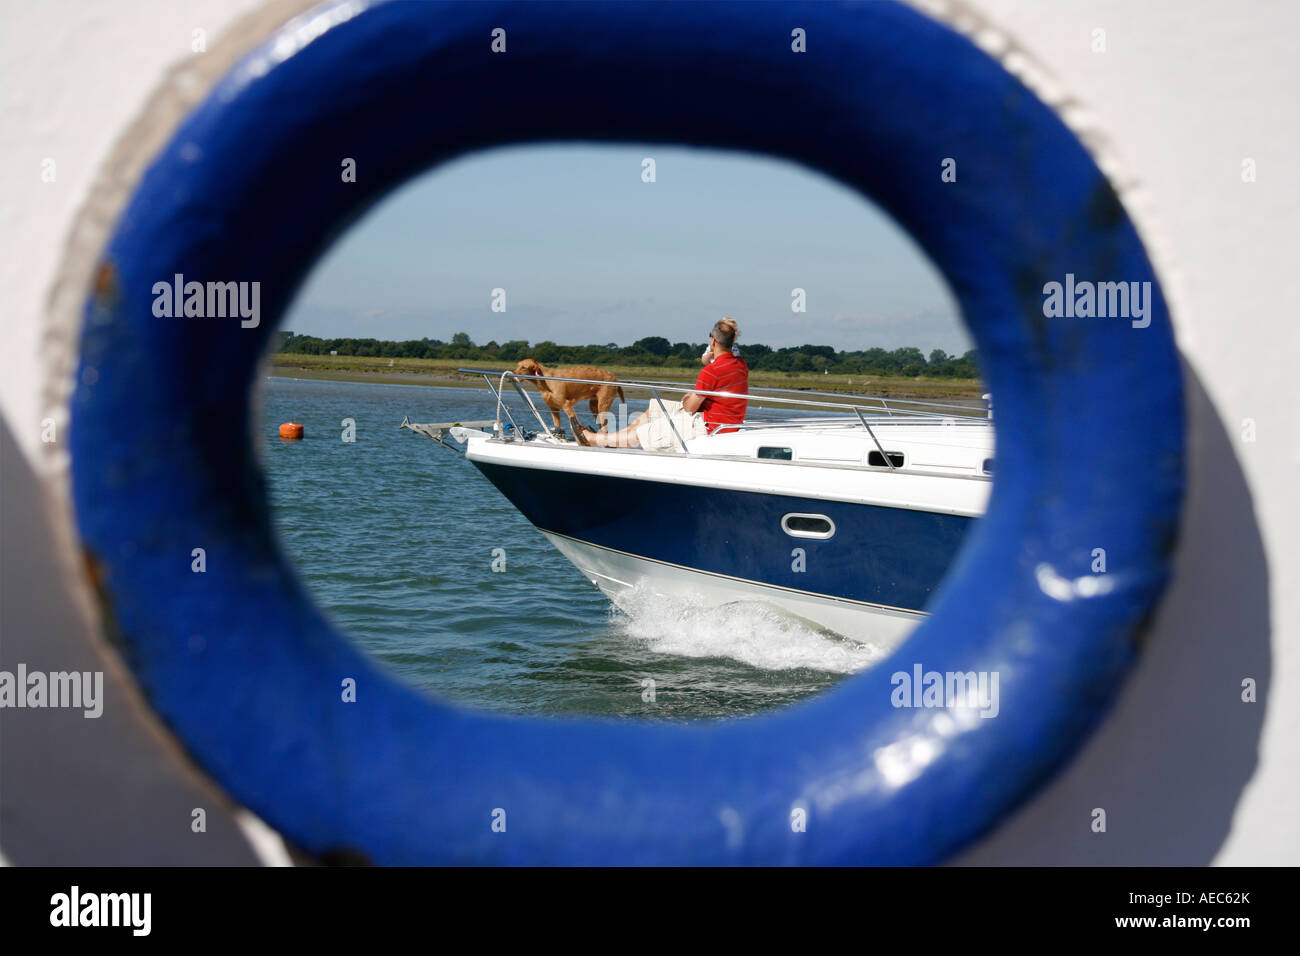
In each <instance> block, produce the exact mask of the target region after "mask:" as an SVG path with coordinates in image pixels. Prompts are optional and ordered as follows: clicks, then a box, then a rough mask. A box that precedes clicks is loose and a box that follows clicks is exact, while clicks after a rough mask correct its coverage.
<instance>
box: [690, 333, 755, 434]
mask: <svg viewBox="0 0 1300 956" xmlns="http://www.w3.org/2000/svg"><path fill="white" fill-rule="evenodd" d="M695 387H696V389H698V390H699V391H701V392H736V393H737V394H740V395H747V394H749V366H748V365H746V364H745V360H744V359H741V358H737V357H736V356H735V355H733V354H732V353H731V352H724V353H723V354H722V355H719V356H718V357H717V358H715V359H714V360H713V361H712V362H710V363H709V364H708V365H706V366H704V368H702V369H701V370H700V377H699V378H697V379H696V380H695ZM748 404H749V403H748V402H746V401H745V400H744V399H743V398H714V397H712V396H709V397H708V398H706V399H704V404H703V405H701V406H700V415H702V416H703V418H704V424H705V425H707V426H708V428H709V432H710V433H711V434H712V433H714V432H734V431H735V430H736V429H734V428H719V427H718V426H719V425H739V424H740V423H741V422H743V421H744V420H745V408H746V406H747V405H748Z"/></svg>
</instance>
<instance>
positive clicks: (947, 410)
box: [456, 368, 993, 470]
mask: <svg viewBox="0 0 1300 956" xmlns="http://www.w3.org/2000/svg"><path fill="white" fill-rule="evenodd" d="M456 371H458V372H462V373H464V374H468V375H480V376H482V377H483V381H484V382H486V383H487V387H488V388H489V389H490V390H491V391H492V394H493V396H494V397H495V398H496V400H497V415H496V422H497V427H496V431H497V433H498V434H500V432H501V415H502V413H503V412H504V413H505V415H506V416H507V418H509V420H510V424H511V425H512V426H513V427H514V429H515V431H516V432H519V424H518V423H517V422H516V421H515V419H514V416H513V415H512V414H511V413H510V407H509V406H508V405H506V404H505V401H504V395H505V389H506V384H507V383H509V384H510V385H511V386H512V387H513V388H514V390H515V391H516V392H517V393H518V394H519V396H520V397H521V398H522V399H523V400H524V402H526V403H527V405H528V407H529V409H530V410H531V411H532V413H533V416H534V417H535V418H536V419H537V424H538V426H539V427H540V428H541V429H542V431H543V432H545V434H546V435H547V436H548V437H549V436H553V435H554V432H553V431H552V430H551V427H550V426H549V425H547V424H546V421H545V420H544V419H543V417H542V414H541V412H540V411H538V408H537V405H536V404H535V403H534V402H533V399H532V396H531V395H529V394H528V392H527V390H525V389H524V387H523V385H521V384H520V383H521V382H528V381H535V382H536V381H551V382H572V383H575V384H580V385H616V386H618V387H620V388H622V389H624V390H625V391H629V390H633V391H635V390H640V391H647V392H649V393H650V395H651V398H652V399H653V400H654V401H655V402H657V403H658V404H659V408H660V411H662V412H663V413H664V417H665V418H667V419H668V424H669V426H670V427H671V428H672V430H673V435H674V437H676V439H677V441H678V443H679V444H680V445H681V448H682V451H683V452H686V453H687V454H689V450H688V449H687V447H686V442H685V440H683V438H682V436H681V433H680V432H679V431H678V430H677V426H676V424H674V423H673V420H672V416H670V415H668V410H667V407H666V406H665V405H664V401H663V397H662V395H661V394H660V392H661V391H667V392H669V393H681V394H683V395H684V394H688V393H694V394H696V395H701V396H704V397H706V398H737V399H741V400H743V401H746V402H748V403H751V404H753V405H756V406H758V407H768V406H770V405H777V406H791V407H793V408H795V409H797V410H805V409H807V410H811V409H821V410H834V411H838V412H841V413H844V412H851V413H852V414H853V415H854V416H856V419H857V421H858V422H859V423H860V424H861V425H862V427H863V428H864V429H865V430H866V432H867V434H868V435H870V436H871V440H872V441H873V442H874V443H875V445H876V448H877V449H878V450H879V451H880V454H881V455H882V456H883V457H884V459H885V463H886V464H888V465H889V467H890V469H891V470H893V468H894V465H893V462H892V461H891V460H890V458H889V455H887V454H886V453H885V449H884V447H883V446H882V445H881V444H880V440H879V438H877V437H876V433H875V431H874V430H873V429H872V427H871V421H870V419H869V418H868V414H867V413H870V414H872V415H873V416H874V417H875V418H876V419H878V420H883V419H894V418H907V419H912V420H917V421H924V422H939V423H954V424H955V423H957V422H959V421H964V422H968V423H977V422H978V423H980V424H984V425H987V424H988V421H989V420H990V419H991V418H992V417H993V414H992V403H991V401H989V397H988V396H984V397H983V398H982V399H981V401H980V403H979V404H969V405H962V404H956V403H951V402H930V401H925V400H922V399H892V400H891V399H887V398H885V397H884V396H880V395H847V396H846V395H842V394H839V393H836V392H822V391H811V390H810V391H804V390H801V389H791V388H775V387H770V386H756V387H755V388H752V389H750V391H749V392H748V393H745V394H741V393H736V392H710V391H704V390H701V389H696V388H694V387H693V386H691V385H687V384H685V383H683V382H663V381H656V380H653V379H619V380H617V381H609V380H607V379H587V378H567V377H560V376H556V375H544V376H543V375H516V374H515V373H514V372H511V371H509V370H498V369H480V368H458V369H457V370H456ZM494 379H495V381H494ZM793 395H799V396H801V397H800V398H793V397H787V396H793ZM806 396H823V397H824V398H834V399H837V400H836V401H827V400H823V399H817V398H808V397H806ZM891 401H892V402H893V404H892V405H891V404H890V402H891ZM843 421H844V422H846V423H851V422H852V421H853V419H852V418H848V417H846V418H845V419H843ZM832 422H835V420H834V419H825V418H817V419H811V420H810V419H808V418H802V419H790V420H789V421H788V424H791V425H796V424H797V425H804V426H806V425H809V424H812V423H819V424H830V423H832ZM774 424H780V422H774V421H772V420H763V419H755V420H750V419H746V420H745V421H744V422H742V423H739V424H737V425H735V426H728V427H735V428H771V427H772V426H773V425H774Z"/></svg>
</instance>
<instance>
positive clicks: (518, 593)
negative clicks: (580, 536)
mask: <svg viewBox="0 0 1300 956" xmlns="http://www.w3.org/2000/svg"><path fill="white" fill-rule="evenodd" d="M494 411H495V405H494V400H493V399H492V396H491V394H490V393H489V392H487V391H485V390H478V389H462V388H437V387H428V386H418V385H415V386H410V385H377V384H353V383H347V382H326V381H309V380H299V379H288V378H271V379H268V380H267V381H266V382H265V384H264V392H263V418H264V425H265V428H264V434H265V436H266V439H265V440H266V446H265V451H266V455H265V468H266V471H267V474H268V478H269V483H270V495H271V502H272V508H273V510H274V514H275V519H276V523H277V525H278V527H279V531H280V537H281V540H282V542H283V546H284V548H285V550H286V551H287V552H288V554H289V555H290V557H291V558H292V560H293V561H294V562H295V563H296V565H297V567H298V571H299V573H300V574H301V575H302V577H303V579H304V580H305V582H306V584H307V586H308V588H309V589H310V590H311V592H312V593H313V595H314V596H315V599H316V601H317V602H318V603H319V604H320V605H321V607H323V608H324V609H325V611H326V613H327V614H328V615H329V616H330V617H332V618H333V619H334V620H335V621H336V622H337V623H338V624H339V626H340V627H341V628H342V629H343V630H344V631H345V632H347V633H348V634H349V635H350V636H351V638H352V639H353V640H354V641H356V643H357V644H358V645H359V646H361V647H362V648H363V649H364V650H365V651H366V652H367V653H369V654H370V655H371V656H372V657H373V658H375V659H376V660H378V661H379V662H381V664H382V665H383V666H384V667H386V668H387V669H388V670H389V671H391V672H392V673H393V674H394V675H396V676H397V677H399V678H401V679H402V680H405V681H407V682H409V683H411V684H414V685H416V686H417V687H420V688H423V689H424V690H426V691H427V692H429V693H431V694H435V695H438V696H441V697H444V698H450V699H451V700H454V701H456V702H459V703H462V704H466V705H471V706H474V707H479V708H487V709H492V710H507V711H517V712H532V713H589V714H605V715H619V716H635V717H645V718H666V717H673V718H689V717H718V716H739V715H744V714H750V713H754V712H757V711H760V710H763V709H766V708H770V707H775V706H779V705H782V704H787V703H791V702H793V701H795V700H798V699H799V698H801V697H805V696H807V695H808V694H812V693H815V692H817V691H819V690H822V689H823V688H825V687H827V686H829V685H830V684H832V683H834V682H835V681H836V680H838V679H839V678H840V677H842V676H843V675H844V674H846V673H850V672H852V671H854V670H858V669H860V668H862V667H863V666H865V665H866V664H868V663H869V662H870V661H871V659H872V652H871V651H869V650H868V649H866V648H864V647H862V646H861V645H858V644H855V643H852V642H848V641H844V640H841V639H839V638H836V637H834V636H831V635H827V634H824V633H822V632H817V631H812V630H808V629H805V628H803V627H801V626H799V625H797V624H794V623H792V622H790V621H788V620H786V619H783V618H779V617H777V616H775V615H773V614H771V613H770V612H768V611H766V610H764V609H762V608H760V607H757V606H745V605H733V606H730V607H726V608H712V609H706V608H698V607H693V606H691V605H689V604H679V605H674V606H665V605H664V604H663V602H662V600H660V599H656V600H655V602H654V610H653V613H638V611H637V609H636V608H634V609H633V614H632V615H631V616H629V615H628V614H625V613H624V612H622V611H619V610H617V609H615V608H614V607H613V606H612V605H611V604H610V602H609V601H608V600H607V599H606V598H605V596H604V595H603V594H602V593H601V592H600V591H599V590H597V589H596V588H595V587H593V586H592V585H591V583H590V582H589V581H587V579H586V578H584V577H583V576H582V575H581V574H580V573H579V572H578V571H577V569H575V568H574V567H573V566H572V565H571V564H569V562H568V561H566V560H565V559H564V558H563V557H561V556H560V554H559V553H558V552H557V551H555V550H554V549H553V548H552V547H551V546H550V545H549V544H548V543H547V542H546V539H545V538H543V537H542V535H541V534H540V533H539V532H538V531H536V530H535V529H534V528H533V526H532V525H530V524H529V523H528V521H526V520H525V519H524V518H523V516H522V515H520V514H519V513H518V512H517V511H516V510H515V509H514V507H513V506H511V505H510V503H509V502H508V501H506V499H505V498H503V497H502V496H501V494H500V493H499V492H498V491H497V490H496V489H495V488H494V487H493V486H492V485H491V484H490V483H489V482H488V481H487V479H485V478H483V477H482V476H481V475H480V474H479V473H478V471H477V470H476V469H475V468H474V466H473V465H471V464H470V463H469V462H468V461H466V460H465V459H464V458H463V457H462V456H461V455H460V454H459V453H456V452H453V451H449V450H447V449H444V448H440V447H438V446H437V445H436V444H435V443H433V442H432V441H430V440H429V439H427V438H424V437H422V436H419V435H416V434H415V433H413V432H411V431H409V430H406V429H399V428H398V427H397V426H398V424H399V423H400V422H401V421H402V418H403V416H406V415H409V416H410V418H411V420H412V421H417V422H433V421H460V420H472V419H483V418H491V417H493V414H494ZM520 414H522V409H519V410H517V411H516V417H517V418H518V416H519V415H520ZM349 418H350V419H352V420H354V421H355V423H356V425H355V428H356V441H355V442H352V443H348V442H344V441H342V440H341V436H342V434H343V430H344V425H343V421H344V419H349ZM290 420H292V421H296V422H300V423H302V424H303V425H305V426H306V438H305V439H304V440H303V441H300V442H282V441H281V440H280V439H279V438H278V437H277V426H278V425H279V424H280V423H281V422H286V421H290ZM519 420H520V421H521V423H522V421H523V419H522V418H519ZM496 548H502V549H504V551H505V564H506V568H505V570H504V571H503V572H494V571H493V570H492V564H493V550H494V549H496ZM647 679H649V680H652V681H654V690H655V695H654V696H655V700H654V701H653V702H648V701H646V700H644V699H643V698H644V696H645V686H646V685H645V684H644V683H643V682H644V681H646V680H647Z"/></svg>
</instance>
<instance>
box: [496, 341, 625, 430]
mask: <svg viewBox="0 0 1300 956" xmlns="http://www.w3.org/2000/svg"><path fill="white" fill-rule="evenodd" d="M515 374H516V375H542V376H547V377H552V376H558V377H559V378H589V379H600V380H601V381H604V382H617V381H618V379H616V378H615V377H614V376H613V375H611V374H610V373H609V372H606V371H605V370H604V369H599V368H596V367H595V366H592V365H578V366H575V367H574V368H562V369H557V370H556V371H551V370H550V369H548V368H547V367H546V366H545V365H543V364H542V363H541V362H539V361H537V360H536V359H530V358H526V359H524V360H523V361H522V362H520V363H519V364H518V365H516V366H515ZM533 384H534V385H536V386H537V390H538V391H539V392H541V393H542V398H543V399H544V400H545V402H546V406H547V407H548V408H549V409H550V410H551V418H552V419H554V420H555V427H556V428H557V429H558V428H559V427H560V415H559V413H560V412H561V411H563V412H564V414H565V416H566V417H567V418H568V419H569V425H570V426H571V427H572V428H573V436H574V437H575V438H576V439H577V440H578V441H579V442H581V443H583V444H585V442H583V440H582V425H581V424H579V422H578V419H577V416H575V415H574V412H573V404H574V402H580V401H582V400H583V399H584V398H585V399H590V406H591V414H593V415H595V416H596V422H597V424H598V426H599V428H600V429H601V430H604V428H605V425H606V423H607V422H608V420H609V416H608V415H606V414H605V413H606V412H608V411H609V410H610V409H611V408H612V407H613V406H614V396H615V395H617V396H618V397H619V398H621V399H623V401H625V402H626V401H627V399H626V398H624V397H623V389H622V387H621V386H619V385H588V384H585V383H579V382H548V381H545V380H544V379H541V378H539V379H536V380H534V381H533Z"/></svg>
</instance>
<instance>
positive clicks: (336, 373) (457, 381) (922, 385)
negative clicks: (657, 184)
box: [270, 353, 986, 402]
mask: <svg viewBox="0 0 1300 956" xmlns="http://www.w3.org/2000/svg"><path fill="white" fill-rule="evenodd" d="M465 364H466V365H473V364H474V363H473V362H467V363H465ZM270 366H271V374H272V375H277V376H280V377H283V378H302V379H314V380H318V381H333V382H362V383H364V382H370V383H373V384H376V385H427V386H434V387H438V386H441V387H444V388H487V386H486V385H485V384H484V382H483V379H482V377H481V376H477V375H465V374H463V373H460V372H457V371H455V367H456V363H454V362H442V361H439V360H431V359H391V360H390V359H384V358H366V357H362V356H352V355H338V356H333V355H294V354H285V353H276V354H274V355H272V356H271V361H270ZM602 367H603V368H606V369H608V370H609V371H610V372H611V373H612V374H614V375H616V376H618V377H619V378H622V379H655V380H657V381H671V382H681V383H683V384H685V385H691V384H692V383H693V382H694V381H695V379H694V376H693V375H692V376H691V377H690V378H687V377H686V375H685V374H683V373H684V372H685V371H686V370H684V369H680V368H656V367H654V366H637V367H625V366H618V365H606V366H602ZM749 381H750V384H751V385H753V386H767V387H769V388H797V389H807V390H812V391H822V392H843V393H845V394H867V395H881V396H884V397H886V398H916V399H931V400H945V399H953V400H957V401H962V402H968V401H976V400H978V399H979V397H980V396H981V395H982V394H984V392H985V391H986V389H985V386H984V385H983V383H981V382H979V381H977V380H971V379H932V378H925V377H924V376H921V377H917V378H911V377H903V376H870V375H868V376H862V375H818V374H816V373H815V372H753V373H751V375H750V378H749ZM628 398H629V400H631V399H633V396H631V395H629V396H628Z"/></svg>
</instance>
